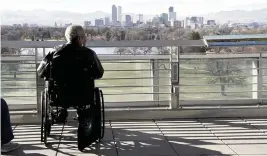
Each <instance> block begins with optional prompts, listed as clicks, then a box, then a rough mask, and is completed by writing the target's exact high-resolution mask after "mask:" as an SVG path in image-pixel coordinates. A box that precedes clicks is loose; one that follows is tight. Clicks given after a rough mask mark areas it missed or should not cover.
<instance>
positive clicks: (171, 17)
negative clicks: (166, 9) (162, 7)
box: [169, 12, 176, 21]
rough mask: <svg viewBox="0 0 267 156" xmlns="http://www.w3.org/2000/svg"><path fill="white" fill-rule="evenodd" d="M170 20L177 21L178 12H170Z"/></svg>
mask: <svg viewBox="0 0 267 156" xmlns="http://www.w3.org/2000/svg"><path fill="white" fill-rule="evenodd" d="M169 20H173V21H176V12H170V13H169Z"/></svg>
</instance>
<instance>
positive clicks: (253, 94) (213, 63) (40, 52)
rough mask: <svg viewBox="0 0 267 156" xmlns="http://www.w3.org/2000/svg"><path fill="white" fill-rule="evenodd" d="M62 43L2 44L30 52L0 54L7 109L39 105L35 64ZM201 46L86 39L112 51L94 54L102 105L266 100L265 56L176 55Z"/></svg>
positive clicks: (202, 105) (234, 103) (195, 104)
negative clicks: (159, 50) (127, 51)
mask: <svg viewBox="0 0 267 156" xmlns="http://www.w3.org/2000/svg"><path fill="white" fill-rule="evenodd" d="M62 43H63V42H61V41H60V42H54V41H52V42H51V41H44V42H31V41H4V42H2V47H12V48H25V49H26V50H29V49H32V50H33V52H32V53H27V54H24V53H22V54H20V55H15V56H10V55H2V58H1V63H2V67H1V68H2V70H1V76H2V80H1V81H2V82H1V84H2V85H1V89H2V97H4V98H5V99H6V100H7V101H8V103H9V104H10V108H11V109H12V110H29V109H40V104H39V103H40V99H39V96H40V91H41V90H42V89H43V86H44V82H43V81H42V80H40V79H39V78H38V77H37V75H36V72H35V71H36V68H37V66H38V63H39V62H40V61H41V59H42V58H43V56H44V55H45V54H46V53H47V52H48V51H49V48H52V47H53V46H55V45H58V44H62ZM203 45H204V44H203V43H202V41H131V42H127V41H120V42H103V41H94V42H90V43H89V44H88V46H89V47H92V48H96V49H95V50H96V52H99V51H100V49H98V48H102V47H106V49H105V50H106V51H112V52H111V53H110V52H104V53H100V54H99V57H100V60H101V61H102V62H103V66H104V68H105V75H104V77H103V79H101V80H98V81H97V82H96V84H97V86H99V87H100V88H102V89H103V91H104V94H105V100H106V107H109V108H123V107H124V108H125V107H126V108H127V107H161V106H163V107H170V108H191V107H193V108H195V107H200V108H208V107H229V106H232V107H240V106H243V107H244V106H253V107H258V106H260V105H264V104H265V100H266V98H265V94H266V92H267V88H266V87H267V85H266V83H267V82H265V81H266V80H267V79H265V77H267V75H266V74H265V73H266V72H265V70H266V69H267V66H266V68H264V67H265V64H266V63H267V59H266V57H267V54H264V53H253V54H207V55H179V52H178V51H179V47H180V46H203ZM112 47H129V48H130V47H167V48H168V49H171V50H170V53H169V54H164V55H157V54H153V53H152V54H147V55H118V54H114V53H113V51H114V48H113V49H112ZM177 47H178V48H177ZM173 49H174V50H173ZM152 51H156V50H155V49H154V50H152ZM176 65H178V66H176ZM174 67H175V68H174ZM176 67H179V68H176ZM174 70H178V71H174ZM174 73H175V74H174ZM176 76H178V80H177V82H175V81H174V80H175V79H176V78H175V77H176Z"/></svg>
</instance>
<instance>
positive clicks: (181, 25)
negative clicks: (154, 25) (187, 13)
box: [173, 20, 184, 28]
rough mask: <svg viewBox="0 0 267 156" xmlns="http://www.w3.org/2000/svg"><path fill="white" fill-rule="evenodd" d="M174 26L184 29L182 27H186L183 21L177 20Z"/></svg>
mask: <svg viewBox="0 0 267 156" xmlns="http://www.w3.org/2000/svg"><path fill="white" fill-rule="evenodd" d="M173 26H174V27H179V28H182V27H184V24H183V21H178V20H176V21H173Z"/></svg>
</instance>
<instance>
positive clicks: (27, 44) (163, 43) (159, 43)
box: [1, 40, 205, 48]
mask: <svg viewBox="0 0 267 156" xmlns="http://www.w3.org/2000/svg"><path fill="white" fill-rule="evenodd" d="M64 43H66V41H2V43H1V46H2V47H10V48H53V47H55V46H58V45H61V44H64ZM86 46H87V47H92V48H104V47H110V48H111V47H168V46H191V47H192V46H195V47H201V46H205V44H204V42H203V40H134V41H102V40H97V41H88V42H87V43H86Z"/></svg>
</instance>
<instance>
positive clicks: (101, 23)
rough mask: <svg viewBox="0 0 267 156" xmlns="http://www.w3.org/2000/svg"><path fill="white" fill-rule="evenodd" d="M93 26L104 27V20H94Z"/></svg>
mask: <svg viewBox="0 0 267 156" xmlns="http://www.w3.org/2000/svg"><path fill="white" fill-rule="evenodd" d="M95 26H96V27H102V26H104V20H103V19H102V18H100V19H95Z"/></svg>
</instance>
